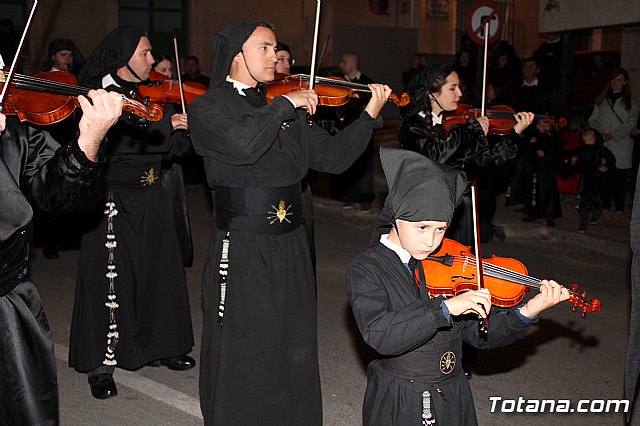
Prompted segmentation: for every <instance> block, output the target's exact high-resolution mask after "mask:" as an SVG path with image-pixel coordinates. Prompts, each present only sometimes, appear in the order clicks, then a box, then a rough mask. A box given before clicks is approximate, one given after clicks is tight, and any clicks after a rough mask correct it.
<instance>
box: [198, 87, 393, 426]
mask: <svg viewBox="0 0 640 426" xmlns="http://www.w3.org/2000/svg"><path fill="white" fill-rule="evenodd" d="M189 125H190V131H191V139H192V142H193V145H194V147H195V149H196V152H197V153H198V154H199V155H200V156H202V157H203V158H204V164H205V169H206V171H207V179H208V183H209V186H210V187H211V188H215V187H216V186H225V187H245V188H256V187H260V188H278V187H284V186H290V185H296V184H298V183H299V182H300V180H301V179H302V178H303V177H304V176H305V175H306V174H307V172H308V170H309V168H312V169H315V170H318V171H322V172H329V173H340V172H341V171H343V170H345V169H346V168H347V167H348V166H349V165H350V164H351V162H352V161H354V160H355V159H356V158H357V157H358V155H359V154H360V153H361V152H362V150H363V149H364V148H365V147H366V145H367V143H368V141H369V138H370V137H371V132H372V130H373V128H374V127H379V126H381V119H377V120H373V119H372V118H371V117H369V115H368V114H367V113H366V112H365V113H363V114H362V115H361V117H360V119H358V120H357V121H356V122H355V123H353V124H352V125H351V126H349V127H348V128H347V129H345V130H344V131H342V132H340V133H338V134H337V135H336V136H333V137H332V136H330V135H329V134H328V133H327V132H325V131H324V130H322V129H321V128H320V127H319V126H317V125H313V126H312V127H309V125H308V123H307V120H306V112H305V111H303V110H294V109H293V107H292V105H291V103H290V102H289V101H288V100H287V99H285V98H284V97H277V98H275V99H274V100H273V101H272V102H271V103H270V104H269V105H266V106H262V107H255V106H251V105H250V104H249V102H248V99H247V98H245V97H243V96H240V95H238V94H237V93H236V92H235V91H234V89H233V88H232V86H231V84H230V83H224V84H223V85H221V86H220V87H218V88H216V89H214V90H211V91H209V92H208V93H207V94H205V95H202V96H200V97H199V98H198V99H196V100H195V101H194V102H193V103H192V104H191V107H190V110H189ZM218 191H219V189H218V190H216V192H218ZM277 202H278V201H277V200H274V203H276V204H277ZM224 207H225V206H220V205H219V203H218V202H217V201H216V205H215V208H216V215H217V214H218V210H219V209H220V208H224ZM267 214H268V212H266V211H265V218H266V215H267ZM225 234H226V232H223V231H221V230H220V229H217V228H216V229H215V234H214V237H213V239H212V241H211V244H210V246H209V253H208V255H207V263H206V266H205V270H204V273H203V281H202V298H203V300H202V304H203V308H204V318H203V323H204V324H203V330H202V351H201V356H200V405H201V407H202V413H203V415H204V419H205V424H215V425H227V424H228V425H245V424H261V425H301V424H304V425H319V424H321V423H322V398H321V392H320V376H319V372H318V355H317V337H316V297H315V284H314V283H315V281H314V274H313V268H312V264H311V257H310V254H309V242H308V239H307V236H306V234H305V231H304V229H303V227H300V226H299V227H297V228H295V229H293V230H291V231H290V232H287V233H282V234H279V235H266V234H258V233H252V232H239V231H230V232H229V251H228V257H229V265H228V266H229V267H228V275H227V280H226V281H227V282H226V296H225V297H226V299H225V305H224V320H223V322H222V323H219V322H218V318H219V316H218V302H219V301H220V286H219V285H218V277H219V267H220V260H221V251H222V245H223V238H224V237H225Z"/></svg>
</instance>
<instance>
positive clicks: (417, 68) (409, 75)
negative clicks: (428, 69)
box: [402, 53, 424, 87]
mask: <svg viewBox="0 0 640 426" xmlns="http://www.w3.org/2000/svg"><path fill="white" fill-rule="evenodd" d="M423 69H424V64H423V63H422V59H421V58H420V55H419V54H417V53H416V54H414V55H413V59H412V60H411V68H409V69H408V70H406V71H404V72H403V73H402V84H404V87H407V86H408V85H409V83H411V80H413V78H414V77H415V76H416V75H418V74H420V72H421V71H422V70H423Z"/></svg>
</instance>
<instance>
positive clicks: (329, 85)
mask: <svg viewBox="0 0 640 426" xmlns="http://www.w3.org/2000/svg"><path fill="white" fill-rule="evenodd" d="M310 81H311V78H310V77H309V76H308V75H307V74H293V75H289V74H277V75H276V78H275V80H273V81H271V82H269V83H267V102H271V101H272V100H273V98H275V97H276V96H280V95H286V94H287V93H289V92H291V91H293V90H300V89H309V82H310ZM314 81H315V86H314V87H313V90H314V91H315V92H316V94H317V95H318V105H323V106H332V107H338V106H342V105H345V104H346V103H347V102H349V99H350V98H351V97H352V96H353V94H354V93H356V92H369V93H370V92H371V90H369V86H367V85H366V84H359V83H352V82H350V81H347V80H346V79H344V78H341V77H315V79H314ZM389 101H391V102H393V103H394V104H395V105H397V106H405V105H407V104H409V101H410V99H409V95H408V94H406V93H402V94H401V95H400V96H398V95H396V94H395V93H391V95H390V96H389Z"/></svg>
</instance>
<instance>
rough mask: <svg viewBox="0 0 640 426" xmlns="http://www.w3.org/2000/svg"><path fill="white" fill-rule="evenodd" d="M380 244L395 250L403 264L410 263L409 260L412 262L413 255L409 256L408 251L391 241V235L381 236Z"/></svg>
mask: <svg viewBox="0 0 640 426" xmlns="http://www.w3.org/2000/svg"><path fill="white" fill-rule="evenodd" d="M380 243H381V244H382V245H383V246H385V247H387V248H388V249H390V250H393V252H394V253H395V254H397V255H398V257H399V258H400V261H402V263H407V264H408V263H409V260H411V255H410V254H409V252H408V251H406V250H405V249H403V248H402V247H400V246H399V245H397V244H396V243H394V242H393V241H390V240H389V234H383V235H381V236H380Z"/></svg>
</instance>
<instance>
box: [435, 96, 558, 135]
mask: <svg viewBox="0 0 640 426" xmlns="http://www.w3.org/2000/svg"><path fill="white" fill-rule="evenodd" d="M484 115H485V116H486V117H487V118H488V119H489V134H491V135H500V136H502V135H508V134H510V133H511V130H512V129H513V126H514V125H515V124H516V119H515V118H514V116H515V115H516V111H515V110H514V109H513V108H511V107H510V106H507V105H495V106H492V107H490V108H488V109H485V111H484ZM442 116H443V118H444V120H443V122H442V125H443V126H444V128H445V130H446V131H449V129H451V128H452V127H453V126H455V125H456V124H464V123H466V122H467V121H468V120H469V119H470V118H471V117H474V118H478V117H482V110H481V109H480V108H474V107H472V106H471V105H467V104H458V108H456V110H455V111H448V112H445V113H444V114H443V115H442ZM535 118H536V119H537V120H543V121H544V122H546V123H548V124H549V125H550V126H551V127H553V128H555V129H558V128H562V127H564V126H566V124H567V120H566V119H565V118H559V119H553V118H550V117H549V116H546V115H544V114H536V115H535Z"/></svg>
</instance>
